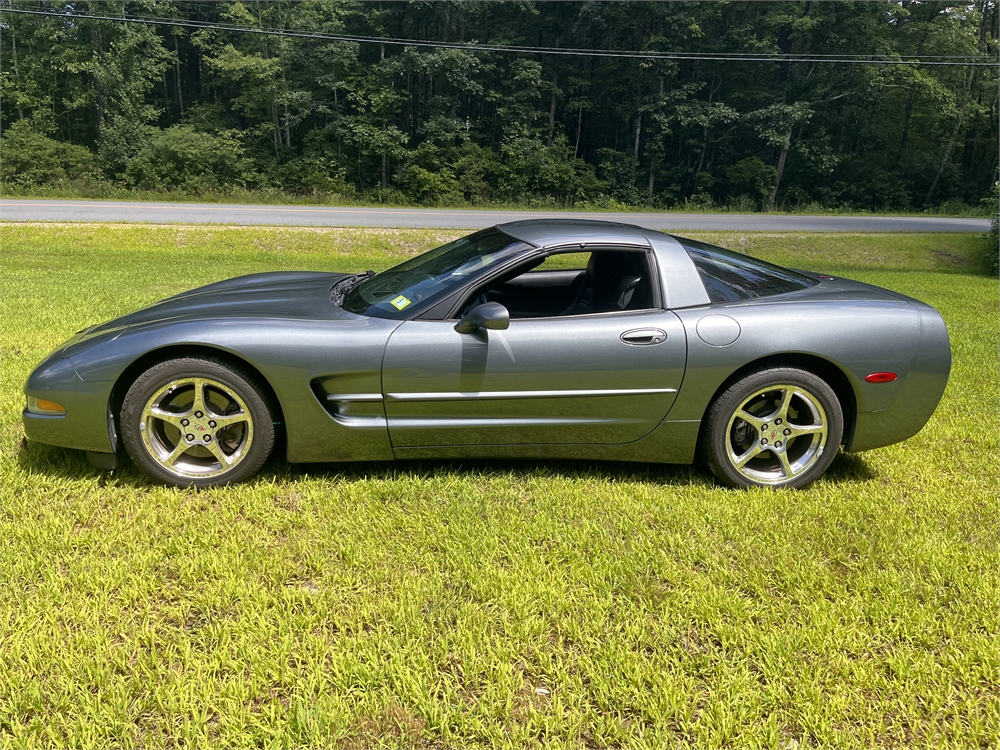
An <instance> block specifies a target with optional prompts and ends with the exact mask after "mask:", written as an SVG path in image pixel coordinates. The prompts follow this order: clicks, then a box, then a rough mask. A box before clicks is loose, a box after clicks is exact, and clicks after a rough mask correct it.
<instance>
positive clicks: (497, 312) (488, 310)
mask: <svg viewBox="0 0 1000 750" xmlns="http://www.w3.org/2000/svg"><path fill="white" fill-rule="evenodd" d="M509 327H510V313H509V312H507V308H506V307H504V306H503V305H501V304H500V303H499V302H484V303H483V304H481V305H478V306H476V307H473V308H472V309H471V310H469V312H468V313H466V315H465V317H464V318H462V320H460V321H459V322H458V324H457V325H456V326H455V330H456V331H458V332H459V333H472V332H473V331H474V330H476V329H477V328H486V329H489V330H493V331H505V330H507V329H508V328H509Z"/></svg>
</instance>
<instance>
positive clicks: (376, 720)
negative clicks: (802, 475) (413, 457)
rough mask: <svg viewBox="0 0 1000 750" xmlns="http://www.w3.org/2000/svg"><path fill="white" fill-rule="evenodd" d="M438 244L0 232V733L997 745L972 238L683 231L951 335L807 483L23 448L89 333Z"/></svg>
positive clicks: (989, 395)
mask: <svg viewBox="0 0 1000 750" xmlns="http://www.w3.org/2000/svg"><path fill="white" fill-rule="evenodd" d="M457 234H458V233H457V232H454V231H435V230H386V229H307V228H259V227H254V228H249V227H214V226H213V227H197V226H141V227H140V226H126V225H95V224H84V225H71V224H63V225H60V224H52V225H30V224H5V225H2V226H0V242H2V246H3V276H2V280H0V285H2V286H0V290H2V296H0V321H2V348H0V356H2V365H3V381H2V386H0V449H2V458H0V538H2V539H3V540H4V543H3V544H2V545H0V580H2V581H3V586H0V655H2V658H0V745H2V746H4V747H11V748H21V747H25V748H26V747H51V746H63V747H68V746H72V747H84V746H100V747H106V746H121V747H175V746H198V747H206V746H226V747H231V746H275V747H290V746H295V747H316V748H328V747H343V748H361V747H366V748H367V747H375V746H379V747H400V748H402V747H440V748H468V747H484V748H485V747H510V748H519V747H533V746H543V745H544V746H548V747H584V746H586V747H609V746H615V747H645V748H665V747H688V746H696V747H720V746H732V747H774V748H801V749H804V748H818V747H838V748H852V747H856V748H861V747H864V748H868V747H883V748H914V747H931V746H933V747H950V748H961V749H962V750H965V749H967V748H970V747H982V748H987V747H993V746H995V743H996V740H997V736H998V734H1000V718H998V708H997V706H998V699H1000V683H998V678H997V675H998V674H1000V644H998V642H997V639H996V626H997V615H996V602H997V601H998V599H1000V582H998V578H997V575H996V571H997V569H998V568H1000V550H998V543H997V539H998V534H1000V523H998V517H997V512H996V498H997V496H998V490H1000V487H998V479H997V472H996V456H997V452H998V437H997V430H996V404H997V402H998V390H997V389H998V382H1000V373H998V362H997V358H996V352H997V346H998V289H997V282H996V279H995V278H993V279H991V278H989V277H987V276H984V275H980V274H979V271H978V266H977V263H978V260H979V256H978V254H979V253H980V252H981V245H980V244H978V243H981V239H978V238H976V237H973V236H968V235H884V234H880V235H858V234H853V235H852V234H838V235H820V234H752V233H698V234H697V235H696V236H697V237H698V238H701V239H705V240H708V241H712V242H718V243H721V244H724V245H727V246H729V247H733V248H736V249H741V250H744V251H747V252H750V253H752V254H755V255H759V256H761V257H764V258H766V259H768V260H772V261H776V262H779V263H783V264H787V265H792V266H798V267H805V268H811V269H815V270H820V271H824V272H828V273H833V274H843V275H846V276H850V277H852V278H857V279H861V280H863V281H869V282H872V283H876V284H881V285H885V286H888V287H890V288H892V289H896V290H898V291H900V292H903V293H905V294H910V295H914V296H916V297H919V298H920V299H923V300H926V301H927V302H929V303H931V304H933V305H935V306H936V307H937V308H938V309H939V310H940V311H941V312H942V313H943V315H944V317H945V319H946V321H947V323H948V327H949V330H950V333H951V337H952V346H953V351H954V366H953V372H952V376H951V381H950V383H949V387H948V390H947V393H946V394H945V397H944V400H943V402H942V404H941V406H940V407H939V409H938V411H937V413H936V414H935V415H934V417H933V419H932V420H931V422H930V424H929V425H928V426H927V427H926V428H925V429H924V430H923V431H922V432H921V433H920V434H918V435H917V436H916V437H914V438H913V439H911V440H909V441H907V442H906V443H904V444H901V445H897V446H893V447H890V448H885V449H881V450H877V451H873V452H870V453H864V454H857V455H845V456H841V457H840V458H838V459H837V461H836V462H835V463H834V465H833V468H832V469H831V471H830V473H829V474H828V476H826V477H825V478H823V479H821V480H820V481H819V482H817V483H816V484H815V485H814V486H813V487H811V488H809V489H808V490H805V491H802V492H790V491H789V492H767V491H756V490H755V491H732V490H726V489H721V488H718V487H716V486H715V485H714V484H713V482H712V480H711V478H710V476H709V474H708V473H707V472H706V471H705V470H703V469H699V468H689V467H667V466H655V465H644V464H639V465H626V464H615V463H608V464H605V463H597V462H554V463H544V462H477V461H468V462H441V463H435V462H420V463H401V464H398V465H391V464H389V465H386V464H349V465H309V466H289V465H288V464H286V463H284V462H283V461H281V460H275V461H273V462H272V463H271V464H269V466H268V467H265V471H264V472H263V473H262V475H261V476H260V477H258V478H256V479H254V480H253V481H251V482H250V483H249V484H246V485H243V486H238V487H233V488H228V489H220V490H211V491H204V492H193V491H184V490H175V489H166V488H162V487H158V486H154V485H151V484H149V483H148V482H147V481H146V480H144V479H143V478H142V476H141V475H140V474H139V473H138V472H137V471H135V470H134V469H131V468H125V469H123V470H120V471H117V472H114V473H111V474H104V473H101V472H99V471H97V470H95V469H92V468H91V467H90V466H89V465H88V464H87V462H86V459H85V458H84V457H83V455H82V454H79V453H75V452H72V451H67V450H61V449H57V448H49V447H45V446H42V445H37V444H25V442H24V440H23V437H22V436H23V432H22V430H21V426H20V419H19V414H20V409H21V408H22V406H23V396H22V394H21V391H20V386H21V383H22V382H23V381H24V378H25V377H26V376H27V374H28V372H29V371H30V369H31V368H32V367H33V366H34V365H35V364H36V363H37V362H38V361H39V360H40V359H41V358H42V357H43V356H45V355H46V354H47V353H48V352H49V351H50V350H51V349H52V348H53V347H54V346H55V345H56V344H58V343H59V341H61V340H63V339H64V338H66V337H68V336H69V335H70V334H72V333H73V332H74V331H76V330H78V329H79V328H81V327H83V326H85V325H88V324H92V323H95V322H98V321H100V320H102V319H105V318H108V317H111V316H113V315H118V314H121V313H124V312H127V311H129V310H131V309H134V308H136V307H138V306H140V305H143V304H147V303H150V302H153V301H155V300H157V299H159V298H162V297H164V296H166V295H169V294H173V293H175V292H179V291H181V290H184V289H187V288H190V287H192V286H195V285H199V284H205V283H208V282H211V281H215V280H218V279H222V278H225V277H228V276H232V275H236V274H242V273H250V272H256V271H263V270H272V269H273V270H277V269H338V270H354V271H360V270H364V269H367V268H374V269H381V268H384V267H386V266H388V265H389V264H391V263H393V262H396V261H398V260H399V259H400V258H402V257H404V256H407V255H410V254H413V253H417V252H419V251H422V250H425V249H428V248H430V247H432V246H434V245H436V244H438V243H440V242H443V241H445V240H447V239H450V238H452V237H454V236H456V235H457ZM873 324H874V325H877V321H873Z"/></svg>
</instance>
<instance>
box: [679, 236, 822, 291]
mask: <svg viewBox="0 0 1000 750" xmlns="http://www.w3.org/2000/svg"><path fill="white" fill-rule="evenodd" d="M676 239H677V241H678V242H680V243H681V245H682V246H683V247H684V249H685V250H686V251H687V254H688V256H690V258H691V260H692V261H693V262H694V265H695V268H697V269H698V273H699V275H700V276H701V280H702V283H704V284H705V291H707V292H708V297H709V299H711V300H712V302H735V301H736V300H741V299H751V298H754V297H770V296H772V295H775V294H784V293H786V292H794V291H797V290H799V289H805V288H807V287H810V286H815V285H816V284H817V283H818V282H817V281H816V280H815V279H810V278H809V277H808V276H805V275H804V274H801V273H797V272H795V271H792V270H790V269H788V268H782V267H781V266H776V265H774V264H773V263H768V262H767V261H763V260H759V259H757V258H751V257H749V256H746V255H740V254H739V253H734V252H732V251H731V250H725V249H723V248H721V247H715V246H714V245H709V244H706V243H704V242H698V241H696V240H689V239H686V238H684V237H677V238H676Z"/></svg>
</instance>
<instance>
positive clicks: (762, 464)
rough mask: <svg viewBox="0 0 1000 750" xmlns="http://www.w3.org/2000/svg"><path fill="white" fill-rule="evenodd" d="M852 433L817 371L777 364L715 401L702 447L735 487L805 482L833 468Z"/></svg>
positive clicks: (707, 460) (715, 469)
mask: <svg viewBox="0 0 1000 750" xmlns="http://www.w3.org/2000/svg"><path fill="white" fill-rule="evenodd" d="M843 435H844V414H843V410H842V409H841V406H840V401H839V400H838V399H837V394H836V393H834V391H833V389H832V388H830V386H829V385H828V384H827V383H826V382H825V381H824V380H822V379H821V378H819V377H817V376H816V375H814V374H813V373H811V372H807V371H806V370H800V369H796V368H791V367H769V368H765V369H761V370H756V371H754V372H751V373H748V374H747V375H745V376H743V377H742V378H740V379H739V380H737V381H736V382H735V383H733V384H732V385H731V386H729V388H727V389H726V390H725V391H724V392H723V393H722V394H721V395H720V396H719V397H718V398H717V399H716V400H715V401H714V402H713V403H712V405H711V406H710V407H709V409H708V412H707V413H706V415H705V424H704V429H703V431H702V436H701V445H700V446H699V449H700V452H701V455H702V457H703V459H704V460H705V463H707V464H708V467H709V468H710V469H711V470H712V473H713V474H715V476H716V477H717V478H718V479H719V481H720V482H722V483H723V484H726V485H729V486H730V487H773V488H778V487H794V488H801V487H805V486H807V485H809V484H811V483H812V482H814V481H816V479H818V478H819V477H820V476H822V474H823V473H824V472H825V471H826V470H827V469H828V468H829V467H830V464H831V463H832V462H833V459H834V458H835V457H836V455H837V451H838V450H839V449H840V441H841V439H842V437H843Z"/></svg>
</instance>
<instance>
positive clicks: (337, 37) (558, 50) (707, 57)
mask: <svg viewBox="0 0 1000 750" xmlns="http://www.w3.org/2000/svg"><path fill="white" fill-rule="evenodd" d="M3 13H19V14H23V15H31V16H48V17H53V18H62V19H67V20H71V19H83V20H92V21H114V22H118V23H138V24H145V25H150V26H178V27H181V28H191V29H198V30H204V31H235V32H243V33H248V34H262V35H266V36H279V37H288V38H293V39H317V40H322V41H330V42H356V43H368V44H388V45H394V46H402V47H430V48H435V49H456V50H466V51H476V52H505V53H514V54H534V55H559V56H572V57H607V58H626V59H641V60H671V61H683V60H703V61H717V62H767V63H776V62H802V63H834V64H838V65H909V66H915V65H937V66H959V67H988V68H997V67H1000V63H998V62H994V61H992V60H989V58H984V57H983V56H977V55H968V56H965V55H927V56H924V57H921V58H919V59H918V58H911V59H906V60H903V59H899V58H896V57H892V56H889V55H826V54H805V53H803V54H798V55H784V54H780V53H759V52H758V53H746V52H713V53H707V54H706V53H699V52H658V51H638V50H599V49H579V48H562V47H525V46H519V45H505V44H482V43H478V42H470V43H464V42H436V41H431V40H427V39H400V38H393V37H376V36H362V35H355V34H328V33H323V32H309V31H298V30H295V29H268V28H254V27H252V26H238V25H235V24H220V23H214V24H213V23H208V22H205V21H187V20H182V19H178V18H148V17H143V16H102V15H95V14H83V13H66V12H59V11H49V10H28V9H26V8H10V7H0V14H3Z"/></svg>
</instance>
